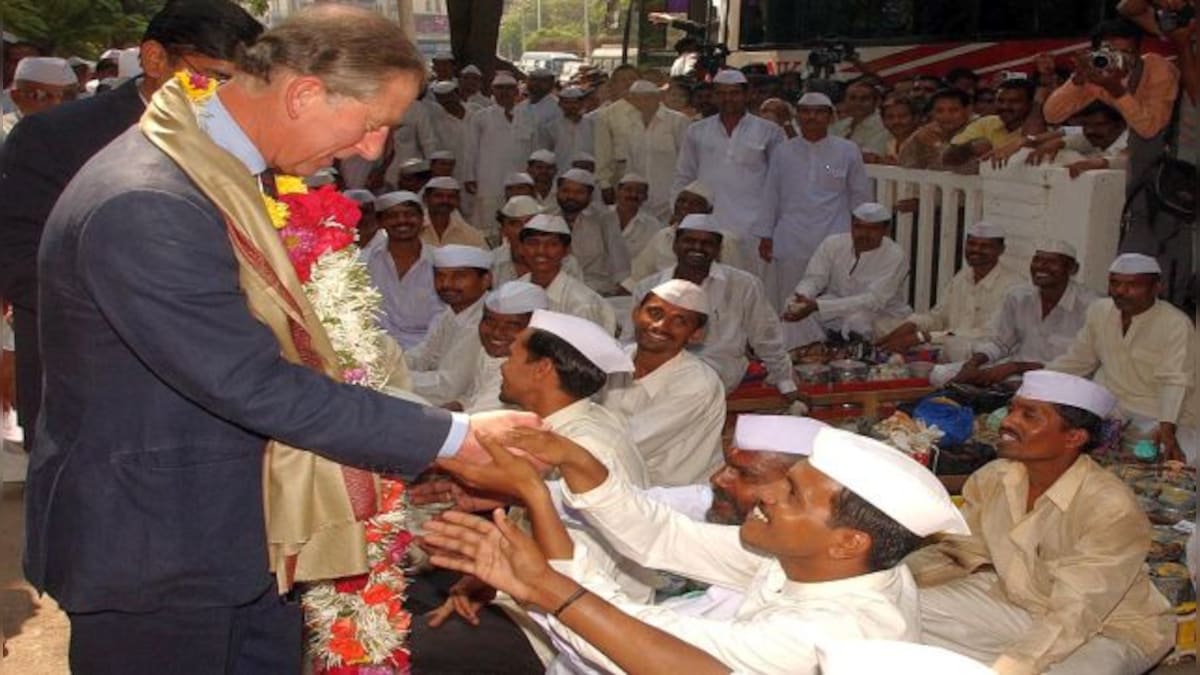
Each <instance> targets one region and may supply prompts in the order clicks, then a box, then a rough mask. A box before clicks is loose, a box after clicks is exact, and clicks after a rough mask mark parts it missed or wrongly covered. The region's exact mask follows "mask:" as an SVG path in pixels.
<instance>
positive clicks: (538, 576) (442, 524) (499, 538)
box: [425, 509, 553, 602]
mask: <svg viewBox="0 0 1200 675" xmlns="http://www.w3.org/2000/svg"><path fill="white" fill-rule="evenodd" d="M425 533H426V534H425V539H426V540H427V541H428V542H429V543H430V544H431V545H432V546H434V547H436V548H438V549H440V550H439V552H438V553H435V554H434V555H432V556H431V557H430V562H432V563H433V564H434V565H437V566H438V567H444V568H446V569H451V570H456V571H459V572H462V573H464V574H470V575H472V576H475V577H477V578H478V579H479V580H480V581H482V582H484V583H486V584H488V585H489V586H492V587H494V588H497V589H499V590H501V591H504V592H505V593H508V594H509V595H511V596H512V597H513V598H514V599H516V600H517V601H518V602H533V601H534V600H535V596H536V592H537V589H538V584H539V583H540V582H541V580H543V579H545V578H547V577H549V576H551V575H552V574H553V570H551V569H550V565H549V563H547V562H546V556H544V555H543V554H542V551H541V549H539V548H538V545H537V543H536V542H534V540H533V538H532V537H530V536H529V535H527V534H525V533H524V532H522V531H521V530H520V529H519V528H518V527H516V526H515V525H513V524H512V523H510V522H509V521H508V518H507V517H506V516H505V515H504V512H503V511H501V510H499V509H497V510H496V511H494V512H493V513H492V522H489V521H487V520H484V519H483V518H480V517H479V516H473V515H469V514H465V513H454V512H447V513H444V514H442V516H441V518H439V519H438V520H431V521H429V522H428V523H426V524H425Z"/></svg>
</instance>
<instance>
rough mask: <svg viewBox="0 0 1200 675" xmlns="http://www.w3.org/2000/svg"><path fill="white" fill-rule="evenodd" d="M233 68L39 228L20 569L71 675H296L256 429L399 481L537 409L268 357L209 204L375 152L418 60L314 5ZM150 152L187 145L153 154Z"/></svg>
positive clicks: (109, 163)
mask: <svg viewBox="0 0 1200 675" xmlns="http://www.w3.org/2000/svg"><path fill="white" fill-rule="evenodd" d="M238 65H239V71H238V73H237V74H235V75H234V77H233V79H232V80H231V81H229V82H228V83H227V84H225V85H224V86H222V87H221V88H220V90H219V91H218V92H217V93H216V95H214V96H212V97H211V98H209V99H207V100H206V101H204V102H203V103H197V104H196V105H198V106H201V110H200V112H199V114H198V115H196V116H193V113H192V111H191V107H190V106H189V104H188V102H187V100H186V99H183V98H182V96H183V94H182V93H181V92H182V89H181V88H180V87H177V86H171V87H168V88H166V89H165V90H163V91H160V92H159V95H158V96H156V97H155V99H154V102H153V105H152V107H151V109H149V110H148V111H147V113H146V117H145V118H144V119H143V120H142V122H141V123H139V126H137V127H134V128H132V129H129V130H128V131H127V132H125V133H124V134H122V135H121V136H119V137H118V138H117V139H116V140H115V141H113V142H112V143H111V144H110V145H108V146H107V147H106V148H104V149H103V150H101V151H100V152H99V153H98V154H97V155H96V156H95V157H93V158H92V159H91V161H89V162H88V163H87V164H86V165H85V166H84V167H83V168H82V169H81V170H80V171H79V173H78V174H77V175H76V176H75V178H74V179H73V180H72V181H71V183H70V185H68V186H67V188H66V190H65V191H64V192H63V194H62V197H61V198H60V199H59V200H58V203H57V205H56V206H55V207H54V210H53V212H52V213H51V215H50V217H49V219H48V221H47V223H46V229H45V233H44V236H43V240H42V246H41V251H40V253H39V257H38V270H39V278H40V281H41V284H40V289H39V306H40V308H41V313H40V317H39V329H40V336H41V340H42V356H43V361H44V366H45V396H44V402H45V406H44V408H43V410H42V413H41V416H40V418H39V421H38V433H37V436H36V442H35V444H34V447H33V452H32V456H31V458H30V469H29V478H28V484H27V487H26V495H27V496H26V522H25V525H26V559H25V572H26V575H27V576H28V577H29V579H30V580H31V581H32V582H33V584H34V585H35V586H36V587H37V588H39V589H40V590H44V591H46V592H48V593H50V594H51V595H52V596H54V598H55V599H56V600H57V601H58V603H59V604H60V605H61V606H62V607H63V608H64V609H65V610H66V611H67V613H68V616H69V618H70V621H71V647H70V660H71V667H72V671H73V672H75V673H77V674H78V673H82V674H85V675H86V674H89V673H172V674H178V673H184V674H188V673H203V674H207V673H254V674H258V673H280V674H287V673H298V672H300V662H301V661H300V659H301V653H302V648H301V626H300V612H299V609H298V607H297V606H296V604H295V603H294V602H289V601H288V600H287V599H285V598H281V597H280V596H279V595H278V594H277V592H276V586H275V579H274V577H273V575H272V574H271V573H270V571H269V569H268V555H267V550H268V548H267V541H266V536H265V533H264V527H263V519H264V515H263V492H262V481H263V468H262V467H263V449H264V446H265V445H266V443H267V442H268V441H269V440H271V439H274V440H278V441H281V442H283V443H286V444H288V445H291V446H294V447H297V448H308V449H312V450H313V451H315V452H319V453H320V454H322V455H324V456H325V457H327V458H329V459H331V460H333V461H335V462H337V463H339V464H343V465H348V466H353V467H358V468H362V469H368V470H371V471H375V472H382V473H391V474H403V475H414V474H416V473H417V472H419V471H421V470H423V469H424V468H425V467H427V466H428V465H429V464H430V463H431V462H432V461H434V460H435V459H436V458H437V457H439V456H452V455H459V456H467V455H470V456H473V457H475V458H476V459H480V460H481V459H482V457H484V456H485V455H484V453H483V451H482V449H481V448H480V447H479V445H478V442H477V441H476V439H475V435H476V434H477V433H482V432H485V431H489V430H490V431H492V432H494V433H498V432H499V431H501V430H503V429H505V428H508V427H509V426H512V425H514V424H519V423H523V424H529V423H534V422H536V418H535V417H534V416H532V415H529V414H528V413H512V412H501V413H492V414H490V415H489V416H486V417H483V416H476V417H471V418H468V417H466V416H465V415H462V414H461V413H449V412H446V411H443V410H439V409H434V408H429V407H423V406H418V405H415V404H412V403H408V402H404V401H401V400H398V399H394V398H390V397H387V396H384V395H382V394H379V393H376V392H374V391H372V390H370V389H368V388H365V387H358V386H353V385H348V384H342V383H338V382H335V381H334V380H332V379H330V378H328V377H326V376H325V375H323V374H321V373H319V372H316V371H314V370H310V369H309V368H306V367H304V366H301V365H297V364H295V363H291V362H289V361H287V360H285V359H284V358H283V357H282V356H281V342H280V340H281V338H278V337H277V333H274V332H272V330H271V329H269V328H268V326H267V325H266V324H265V323H264V322H265V321H266V319H262V321H260V318H262V317H260V316H256V315H254V314H252V313H251V311H250V309H249V307H248V306H247V302H248V298H251V299H252V298H253V297H255V294H259V293H261V291H259V290H255V291H254V293H251V288H250V287H246V290H243V286H242V284H241V279H240V277H239V272H240V271H244V270H243V268H242V266H241V259H240V258H239V257H238V253H235V248H234V244H233V242H232V241H231V234H230V233H231V232H233V233H235V234H234V235H233V238H234V239H236V238H237V232H239V230H238V229H237V228H238V227H239V226H240V225H239V223H237V222H235V221H232V220H231V221H229V222H228V223H227V221H226V215H225V214H226V213H228V214H230V215H229V217H230V218H234V216H233V215H232V214H233V213H235V212H236V210H229V209H226V208H225V207H224V206H222V207H221V208H218V206H217V202H222V203H223V204H224V203H225V202H226V200H228V199H229V194H232V193H234V192H237V191H239V190H241V191H242V194H246V193H247V192H248V196H247V197H246V199H247V200H248V201H246V202H244V203H255V204H257V203H259V202H258V200H260V199H261V197H260V196H259V194H258V192H257V189H256V187H255V183H254V178H253V177H254V176H255V175H257V174H260V173H261V172H262V171H263V170H265V169H267V168H268V167H270V168H273V169H276V170H279V171H281V172H284V173H289V174H297V175H310V174H312V173H313V172H315V171H317V170H318V169H320V168H324V167H327V166H329V165H331V164H332V163H333V161H334V160H335V159H345V158H347V157H350V156H353V155H361V156H363V157H365V158H368V159H373V158H375V157H377V156H379V154H380V152H381V150H382V148H383V145H384V142H385V140H386V138H387V135H388V132H389V126H391V125H394V124H396V123H398V122H399V120H400V119H401V117H402V116H403V113H404V110H405V109H406V108H407V107H408V106H409V105H410V104H413V101H414V99H415V97H416V95H417V92H418V88H419V86H420V83H421V81H422V79H423V76H424V62H423V59H422V58H421V57H420V55H419V53H418V52H417V51H416V49H415V48H414V47H413V46H412V45H411V43H409V42H408V41H407V39H406V38H405V36H404V33H403V31H402V30H401V29H400V28H399V27H398V26H396V25H395V24H393V23H391V22H389V21H387V20H386V19H384V18H382V17H381V16H379V15H377V14H374V13H371V12H367V11H365V10H358V9H354V8H350V7H347V6H343V5H334V4H325V5H319V6H317V7H314V8H310V9H307V10H305V11H302V12H300V13H298V14H295V15H293V16H292V17H291V18H289V19H288V20H287V21H285V22H284V23H282V24H280V25H279V26H277V27H276V28H274V29H272V30H271V31H269V32H267V33H265V34H264V35H263V36H262V37H261V38H260V39H259V41H258V43H257V44H256V45H255V46H253V47H251V48H250V49H248V50H246V52H245V53H243V54H241V55H240V56H239V62H238ZM181 100H182V101H183V103H179V101H181ZM181 108H182V112H180V109H181ZM185 138H186V139H189V140H186V141H184V140H181V139H185ZM172 143H178V144H181V145H180V147H186V148H187V149H188V152H183V153H178V154H172V155H170V156H168V152H173V151H174V150H177V149H179V148H177V147H175V146H173V145H172ZM189 152H190V153H191V154H189ZM197 157H200V158H201V159H197ZM197 162H200V163H201V164H203V166H200V165H199V164H197ZM185 167H190V168H189V170H193V171H195V173H185ZM213 167H227V168H223V169H221V170H220V171H216V170H214V169H213ZM197 169H208V171H207V173H208V174H212V175H215V176H216V177H215V178H213V177H212V176H208V177H204V176H202V175H201V174H202V173H204V172H203V171H199V170H197ZM189 176H193V177H195V179H194V180H193V178H190V177H189ZM202 186H206V187H204V189H203V190H202ZM214 186H216V187H215V188H214ZM254 213H257V212H254ZM255 217H257V218H260V219H263V218H265V217H266V216H265V214H261V215H258V216H255ZM265 227H267V228H268V229H269V228H270V225H269V224H266V225H265ZM270 234H271V236H274V232H273V230H272V231H271V232H270ZM237 241H238V249H237V251H238V252H240V253H242V254H244V242H243V241H242V240H240V239H239V240H237ZM272 288H274V286H273V287H272ZM285 290H286V288H285ZM531 418H532V419H531Z"/></svg>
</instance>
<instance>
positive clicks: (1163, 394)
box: [1046, 298, 1200, 427]
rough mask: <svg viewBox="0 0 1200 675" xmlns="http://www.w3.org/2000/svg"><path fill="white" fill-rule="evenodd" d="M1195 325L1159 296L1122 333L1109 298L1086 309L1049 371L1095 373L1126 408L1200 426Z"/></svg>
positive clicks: (1116, 310)
mask: <svg viewBox="0 0 1200 675" xmlns="http://www.w3.org/2000/svg"><path fill="white" fill-rule="evenodd" d="M1195 330H1196V329H1195V327H1194V326H1193V325H1192V322H1191V321H1190V320H1189V319H1188V317H1187V315H1185V314H1184V313H1183V312H1181V311H1179V310H1178V309H1176V308H1175V307H1173V306H1172V305H1170V304H1168V303H1166V302H1163V301H1161V300H1159V301H1157V302H1155V303H1154V305H1153V306H1151V307H1150V309H1148V310H1146V311H1145V312H1142V313H1141V314H1138V315H1137V316H1135V317H1133V319H1132V321H1131V322H1130V324H1129V330H1128V331H1127V332H1125V333H1124V334H1122V333H1121V311H1120V310H1118V309H1117V308H1116V306H1115V305H1113V301H1112V299H1111V298H1103V299H1101V300H1097V301H1096V302H1094V303H1092V306H1091V307H1089V308H1088V312H1087V319H1086V320H1085V321H1084V324H1083V329H1082V330H1080V331H1079V334H1078V335H1076V336H1075V341H1074V342H1073V343H1072V344H1071V346H1070V347H1069V348H1068V349H1067V352H1066V353H1065V354H1063V355H1062V356H1059V357H1058V358H1056V359H1054V362H1053V363H1051V364H1049V365H1048V366H1046V367H1047V368H1049V369H1051V370H1060V371H1062V372H1065V373H1072V374H1074V375H1082V376H1084V377H1091V378H1092V379H1093V380H1095V381H1096V382H1097V383H1099V384H1102V385H1104V386H1105V387H1107V388H1108V390H1109V391H1110V392H1112V394H1113V396H1116V397H1117V403H1118V405H1119V406H1120V407H1121V410H1122V411H1125V412H1127V413H1134V414H1136V415H1141V416H1144V417H1147V418H1150V419H1153V420H1158V421H1159V422H1173V423H1176V424H1179V425H1180V426H1185V427H1194V426H1197V425H1200V412H1198V411H1197V410H1196V400H1197V399H1196V383H1195V382H1194V381H1193V372H1194V370H1193V368H1194V366H1193V364H1192V359H1193V358H1194V357H1193V354H1192V349H1193V348H1194V347H1193V340H1194V338H1195V335H1194V332H1195Z"/></svg>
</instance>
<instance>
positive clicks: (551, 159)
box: [529, 149, 558, 164]
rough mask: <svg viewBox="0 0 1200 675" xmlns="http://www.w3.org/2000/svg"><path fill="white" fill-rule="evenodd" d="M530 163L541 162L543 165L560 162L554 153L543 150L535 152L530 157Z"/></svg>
mask: <svg viewBox="0 0 1200 675" xmlns="http://www.w3.org/2000/svg"><path fill="white" fill-rule="evenodd" d="M529 161H531V162H541V163H542V164H554V163H555V162H557V161H558V158H557V157H555V156H554V153H553V152H550V151H549V150H544V149H543V150H534V151H533V153H532V154H530V155H529Z"/></svg>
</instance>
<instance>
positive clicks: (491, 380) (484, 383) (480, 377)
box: [459, 347, 510, 413]
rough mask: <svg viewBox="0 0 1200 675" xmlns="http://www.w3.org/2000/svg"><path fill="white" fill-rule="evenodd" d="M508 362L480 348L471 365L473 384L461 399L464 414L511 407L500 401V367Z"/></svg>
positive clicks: (502, 357)
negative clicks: (489, 354)
mask: <svg viewBox="0 0 1200 675" xmlns="http://www.w3.org/2000/svg"><path fill="white" fill-rule="evenodd" d="M507 360H508V357H506V356H495V357H494V356H488V354H487V352H485V351H484V350H483V348H482V347H480V349H479V351H478V352H476V354H475V360H474V361H473V362H472V363H471V364H470V365H471V382H470V384H468V385H467V393H466V394H464V395H463V397H462V398H461V399H459V403H462V407H463V412H467V413H478V412H487V411H489V410H501V409H503V408H507V407H510V406H507V405H505V404H504V403H503V402H501V401H500V385H501V383H502V378H501V377H500V366H502V365H504V362H505V361H507Z"/></svg>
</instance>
